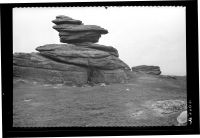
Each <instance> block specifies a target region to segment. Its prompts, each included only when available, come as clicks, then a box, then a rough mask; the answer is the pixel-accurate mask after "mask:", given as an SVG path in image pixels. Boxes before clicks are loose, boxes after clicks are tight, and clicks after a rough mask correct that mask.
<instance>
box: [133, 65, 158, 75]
mask: <svg viewBox="0 0 200 138" xmlns="http://www.w3.org/2000/svg"><path fill="white" fill-rule="evenodd" d="M132 71H134V72H142V73H146V74H152V75H160V74H161V71H160V67H159V66H147V65H141V66H135V67H132Z"/></svg>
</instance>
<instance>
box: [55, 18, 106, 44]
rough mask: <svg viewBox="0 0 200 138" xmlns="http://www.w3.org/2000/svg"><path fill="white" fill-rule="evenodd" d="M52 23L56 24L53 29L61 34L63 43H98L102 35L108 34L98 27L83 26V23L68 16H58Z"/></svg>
mask: <svg viewBox="0 0 200 138" xmlns="http://www.w3.org/2000/svg"><path fill="white" fill-rule="evenodd" d="M52 22H53V23H55V24H56V25H55V26H53V28H54V29H55V30H57V31H58V32H59V36H60V42H62V43H83V42H92V43H96V42H98V41H99V38H100V37H101V34H107V33H108V31H107V30H106V29H104V28H101V27H99V26H97V25H83V23H82V22H81V21H79V20H74V19H72V18H70V17H67V16H57V17H56V19H55V20H53V21H52Z"/></svg>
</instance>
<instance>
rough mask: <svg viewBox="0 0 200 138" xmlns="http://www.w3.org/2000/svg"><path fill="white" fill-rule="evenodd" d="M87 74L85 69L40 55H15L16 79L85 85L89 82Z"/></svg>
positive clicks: (14, 74) (14, 69)
mask: <svg viewBox="0 0 200 138" xmlns="http://www.w3.org/2000/svg"><path fill="white" fill-rule="evenodd" d="M87 73H88V71H87V69H86V68H84V67H80V66H75V65H70V64H62V63H59V62H56V61H53V60H51V59H48V58H45V57H43V56H42V55H40V54H39V53H15V54H13V76H14V77H20V78H24V79H30V80H35V81H40V82H45V83H65V84H85V83H87V81H88V78H87V77H88V74H87ZM77 76H78V77H77Z"/></svg>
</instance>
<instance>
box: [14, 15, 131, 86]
mask: <svg viewBox="0 0 200 138" xmlns="http://www.w3.org/2000/svg"><path fill="white" fill-rule="evenodd" d="M52 22H53V23H55V24H56V26H54V27H53V28H54V29H56V30H57V31H59V35H60V41H61V42H64V43H66V44H47V45H43V46H39V47H37V48H36V50H37V51H38V52H37V53H15V54H13V74H14V77H20V78H23V79H31V80H35V81H40V82H46V83H62V84H77V85H82V84H86V83H90V82H92V83H117V82H118V83H120V82H125V81H126V80H127V79H128V77H127V73H126V71H129V70H130V68H129V66H128V65H127V64H126V63H124V62H123V61H122V60H120V59H119V54H118V51H117V49H115V48H114V47H112V46H104V45H99V44H94V43H95V42H97V41H98V40H99V38H100V36H101V34H106V33H108V31H107V30H105V29H103V28H101V27H99V26H96V25H83V23H82V21H80V20H74V19H72V18H70V17H67V16H57V17H56V19H55V20H53V21H52ZM93 36H95V37H93ZM96 36H98V37H96Z"/></svg>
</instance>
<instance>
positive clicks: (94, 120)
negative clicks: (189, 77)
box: [13, 74, 187, 127]
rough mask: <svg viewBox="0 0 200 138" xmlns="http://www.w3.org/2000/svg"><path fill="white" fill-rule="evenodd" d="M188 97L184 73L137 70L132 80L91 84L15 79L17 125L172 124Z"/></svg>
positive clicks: (14, 107)
mask: <svg viewBox="0 0 200 138" xmlns="http://www.w3.org/2000/svg"><path fill="white" fill-rule="evenodd" d="M186 97H187V96H186V80H185V77H177V78H176V79H173V78H167V77H162V76H160V77H154V76H151V75H144V74H138V75H134V77H133V79H131V80H130V81H129V82H128V83H124V84H110V85H106V86H100V85H96V86H93V87H91V86H84V87H75V86H74V87H72V86H62V85H44V84H38V83H34V82H33V83H31V82H24V81H23V82H22V81H16V80H14V89H13V126H14V127H56V126H66V127H68V126H172V125H177V121H176V118H177V116H178V115H179V114H180V113H181V112H182V111H183V110H186V109H185V107H186V99H187V98H186ZM166 100H167V101H168V102H167V101H166ZM159 101H160V102H159ZM162 101H165V102H164V103H163V104H159V103H162Z"/></svg>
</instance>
